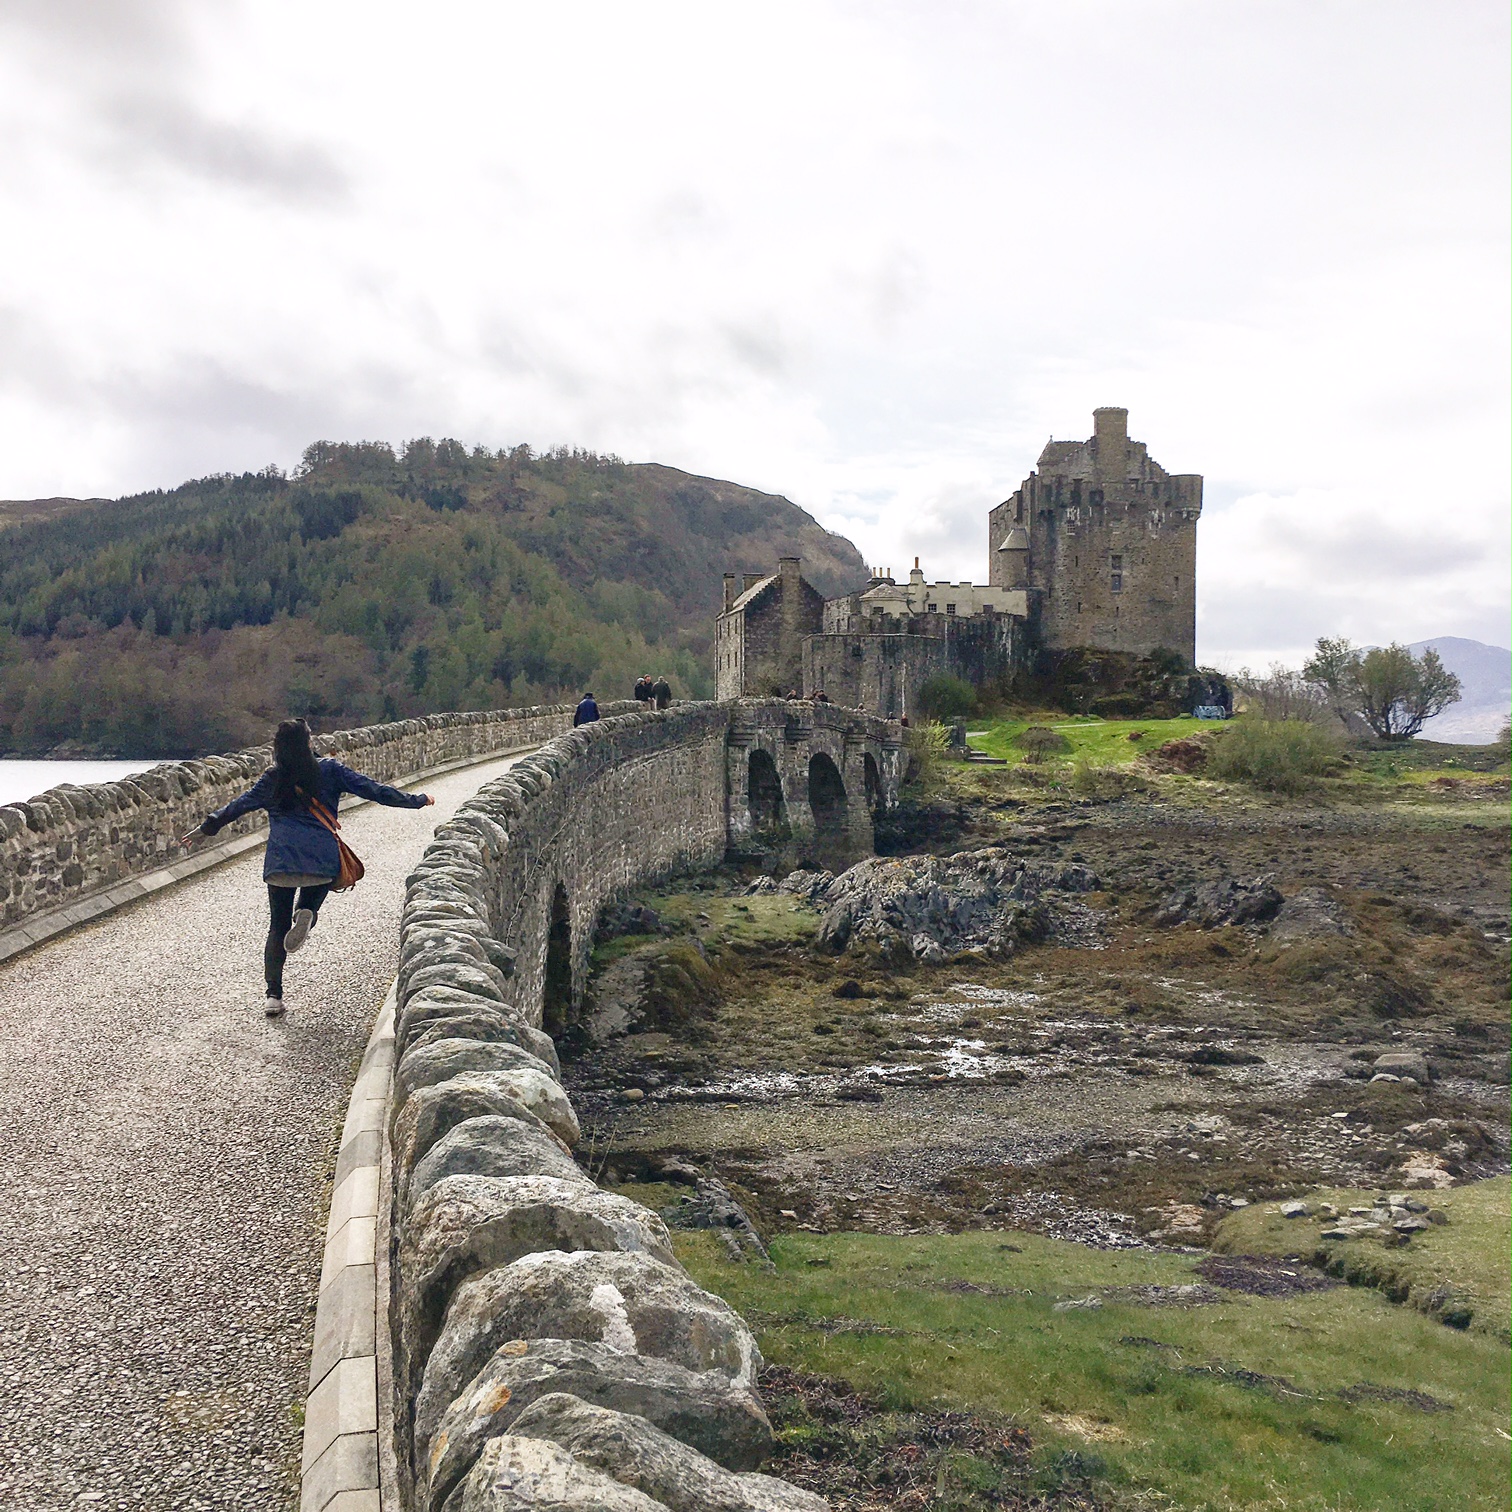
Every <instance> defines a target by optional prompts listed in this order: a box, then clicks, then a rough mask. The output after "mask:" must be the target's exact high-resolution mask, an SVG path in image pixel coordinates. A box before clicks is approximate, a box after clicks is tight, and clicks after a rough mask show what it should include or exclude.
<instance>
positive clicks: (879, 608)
mask: <svg viewBox="0 0 1512 1512" xmlns="http://www.w3.org/2000/svg"><path fill="white" fill-rule="evenodd" d="M1092 418H1093V433H1092V435H1091V437H1090V438H1089V439H1088V440H1086V441H1055V440H1052V441H1050V442H1049V444H1048V445H1047V446H1046V447H1045V449H1044V450H1043V451H1042V452H1041V453H1040V457H1039V461H1038V463H1037V464H1036V466H1035V470H1034V471H1033V472H1031V473H1030V474H1029V476H1028V477H1027V478H1025V479H1024V481H1023V482H1022V483H1021V484H1020V485H1019V487H1018V488H1017V489H1016V490H1015V491H1014V493H1013V494H1012V495H1010V497H1008V498H1007V499H1005V500H1004V501H1003V502H1002V503H1001V504H999V505H998V506H997V507H996V508H995V509H993V510H992V511H991V512H990V513H989V514H988V517H987V546H988V569H987V583H986V585H985V586H983V585H980V584H975V583H929V582H926V581H925V578H924V573H923V571H922V570H921V569H920V567H919V563H918V559H917V558H915V560H914V567H913V571H912V572H911V573H910V574H909V577H908V580H907V581H906V582H903V583H900V582H897V581H895V580H894V578H893V577H892V575H891V574H890V573H888V574H881V573H876V572H873V574H872V575H871V577H870V580H869V581H868V582H867V584H866V586H865V587H864V588H862V589H860V590H859V591H857V592H855V593H851V594H847V595H845V596H844V597H841V598H837V599H830V600H828V601H826V600H825V599H824V597H823V596H822V595H821V594H820V593H819V592H818V591H817V590H816V589H815V588H813V587H812V586H811V585H810V584H809V583H807V582H806V581H805V580H804V578H803V575H802V563H801V561H800V560H799V559H798V558H797V557H784V558H782V559H781V561H780V562H779V563H778V570H777V571H776V572H775V573H771V574H768V575H762V574H747V575H746V576H745V578H744V580H743V581H742V580H740V579H737V577H736V576H735V574H734V573H726V574H725V578H724V609H723V612H722V613H721V614H720V615H719V617H718V620H717V622H716V629H715V657H716V686H717V690H718V697H720V698H721V699H725V698H742V697H745V698H751V697H761V696H774V697H781V696H784V695H786V694H790V693H798V694H800V695H801V696H803V697H805V698H811V697H813V696H814V695H815V694H817V693H823V694H825V695H826V696H827V697H828V698H829V699H830V701H831V702H833V703H837V704H843V705H846V706H848V707H851V708H861V709H868V710H871V711H872V712H874V713H877V714H881V715H883V716H884V717H887V718H900V717H901V718H907V717H908V716H909V714H910V713H911V712H912V710H913V707H914V705H915V704H916V702H917V699H918V696H919V693H920V690H921V689H922V688H923V686H924V684H925V683H926V682H927V681H928V680H929V679H930V678H932V677H936V676H939V675H941V674H949V675H952V676H955V677H960V678H962V679H964V680H965V681H967V682H969V683H971V684H972V685H973V686H976V687H980V686H982V685H983V684H985V683H987V682H990V681H992V680H995V679H997V678H1000V677H1003V676H1005V675H1010V674H1012V673H1014V672H1017V671H1033V670H1037V669H1038V670H1044V669H1045V666H1046V664H1047V663H1052V662H1053V661H1054V659H1055V658H1056V657H1057V655H1059V654H1062V653H1064V652H1067V651H1072V650H1100V651H1115V652H1123V653H1127V654H1130V655H1134V656H1144V655H1148V654H1150V653H1151V652H1154V651H1158V650H1163V651H1169V652H1174V653H1176V655H1178V656H1179V657H1181V658H1182V660H1183V661H1185V663H1186V664H1187V665H1188V666H1191V665H1192V663H1193V661H1194V660H1195V656H1196V639H1197V632H1196V616H1197V608H1196V605H1197V592H1196V589H1197V518H1198V516H1199V515H1200V514H1201V513H1202V479H1201V477H1200V476H1199V475H1197V474H1196V473H1168V472H1166V470H1165V469H1164V468H1163V467H1161V466H1160V465H1159V464H1158V463H1156V462H1154V461H1152V460H1151V458H1150V455H1149V452H1148V450H1147V449H1146V447H1145V444H1144V442H1142V441H1131V440H1130V439H1129V412H1128V411H1127V410H1125V409H1115V408H1106V409H1098V410H1094V411H1093V416H1092Z"/></svg>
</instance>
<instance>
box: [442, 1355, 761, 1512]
mask: <svg viewBox="0 0 1512 1512" xmlns="http://www.w3.org/2000/svg"><path fill="white" fill-rule="evenodd" d="M558 1391H565V1392H568V1393H570V1394H571V1395H572V1396H575V1397H578V1398H580V1399H581V1400H582V1401H585V1402H591V1403H593V1404H594V1405H596V1406H599V1407H609V1408H612V1409H613V1410H614V1411H616V1412H626V1413H633V1414H634V1415H636V1416H637V1417H643V1418H646V1419H647V1420H648V1421H650V1422H652V1423H654V1424H656V1426H657V1427H659V1428H661V1429H663V1430H664V1431H665V1432H667V1433H669V1434H671V1436H672V1437H673V1438H676V1439H680V1440H681V1441H682V1442H683V1443H685V1444H689V1445H691V1446H692V1447H693V1448H694V1449H696V1450H698V1452H699V1453H700V1454H706V1455H708V1456H709V1458H710V1459H713V1460H716V1461H718V1462H719V1463H720V1464H721V1465H724V1466H725V1467H726V1468H727V1469H731V1470H746V1469H754V1468H755V1466H757V1465H758V1464H760V1463H761V1460H762V1458H763V1456H764V1455H766V1454H767V1453H768V1452H769V1451H770V1449H771V1447H772V1427H771V1424H770V1423H768V1422H767V1416H766V1413H765V1412H764V1411H763V1410H762V1407H761V1400H760V1398H759V1397H758V1396H757V1395H756V1391H755V1388H754V1387H752V1386H737V1385H735V1384H734V1383H733V1382H732V1381H731V1380H730V1379H729V1377H728V1376H724V1375H721V1374H719V1373H718V1372H717V1371H712V1370H711V1371H706V1372H702V1373H700V1372H698V1371H693V1370H686V1369H684V1368H683V1367H682V1366H681V1365H673V1364H671V1363H670V1362H669V1361H667V1360H653V1359H650V1358H649V1357H647V1356H645V1355H635V1354H622V1353H620V1352H619V1351H618V1350H615V1349H610V1348H609V1347H608V1346H607V1345H604V1344H585V1343H584V1342H582V1341H581V1340H579V1339H514V1340H511V1341H510V1342H509V1343H507V1344H505V1345H503V1346H502V1347H501V1348H499V1349H497V1350H495V1351H494V1354H493V1357H492V1358H491V1359H490V1360H489V1361H488V1363H487V1364H486V1365H485V1366H484V1367H483V1369H482V1370H481V1371H479V1373H478V1374H477V1376H476V1377H475V1378H474V1379H473V1382H472V1384H471V1385H470V1386H469V1387H468V1388H467V1390H466V1391H464V1392H463V1393H462V1395H461V1396H459V1397H458V1398H457V1399H456V1400H455V1401H454V1402H452V1403H451V1405H450V1406H449V1407H448V1408H447V1410H446V1412H445V1413H444V1414H443V1416H442V1418H441V1422H440V1424H439V1425H438V1427H437V1428H436V1431H435V1433H434V1435H432V1437H431V1438H430V1439H429V1440H428V1441H426V1442H422V1441H421V1440H420V1439H419V1437H418V1436H417V1438H416V1444H415V1450H416V1452H415V1470H416V1477H415V1479H416V1484H417V1487H419V1488H421V1489H422V1491H423V1494H422V1496H421V1497H420V1498H419V1500H420V1505H421V1506H422V1507H423V1508H427V1509H429V1512H439V1509H440V1508H441V1507H442V1505H443V1504H444V1503H445V1501H446V1498H447V1497H448V1496H449V1495H450V1494H451V1491H452V1489H453V1487H455V1486H456V1485H457V1483H458V1482H459V1481H461V1480H462V1478H463V1477H464V1476H465V1475H467V1474H468V1472H469V1471H470V1470H471V1469H472V1465H473V1462H474V1461H475V1460H476V1459H477V1458H478V1456H479V1455H480V1454H481V1452H482V1449H483V1446H484V1444H486V1443H487V1442H488V1440H489V1439H491V1438H495V1437H497V1436H498V1435H499V1434H501V1433H508V1432H509V1431H510V1429H511V1427H512V1425H513V1423H514V1421H515V1419H516V1418H518V1417H519V1415H520V1414H521V1413H522V1412H523V1411H524V1410H525V1409H526V1408H527V1407H528V1406H529V1405H530V1404H531V1403H532V1402H534V1401H536V1400H538V1399H539V1398H540V1397H543V1396H546V1395H548V1394H550V1393H552V1392H558Z"/></svg>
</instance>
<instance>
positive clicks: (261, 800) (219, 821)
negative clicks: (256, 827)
mask: <svg viewBox="0 0 1512 1512" xmlns="http://www.w3.org/2000/svg"><path fill="white" fill-rule="evenodd" d="M273 776H274V774H273V772H272V771H271V770H270V771H266V772H264V773H263V774H262V776H261V777H259V778H258V779H257V781H256V782H255V783H253V784H252V786H251V787H250V788H248V789H247V791H246V792H245V793H243V794H242V795H241V796H240V797H238V798H233V799H232V800H231V801H230V803H228V804H226V805H225V806H224V807H223V808H218V809H216V811H215V812H214V813H213V814H210V815H208V816H207V817H206V818H205V819H204V821H203V822H202V823H201V824H200V826H199V828H198V829H192V830H190V831H189V833H188V834H187V835H185V836H184V840H185V842H186V843H187V842H188V841H190V840H196V839H198V838H199V837H200V836H201V835H213V834H216V833H217V832H218V831H220V830H222V829H224V828H225V827H226V826H227V825H228V824H230V823H231V822H232V821H233V820H236V819H240V818H241V817H242V815H243V814H250V813H252V812H253V810H254V809H261V808H267V806H268V800H269V799H270V798H272V796H273Z"/></svg>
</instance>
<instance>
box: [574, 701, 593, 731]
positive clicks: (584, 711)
mask: <svg viewBox="0 0 1512 1512" xmlns="http://www.w3.org/2000/svg"><path fill="white" fill-rule="evenodd" d="M598 717H599V711H598V705H597V704H596V703H594V701H593V700H592V699H591V698H585V699H584V700H583V701H582V703H580V704H579V705H578V706H577V712H576V713H575V714H574V715H573V716H572V728H573V729H574V730H575V729H577V727H578V726H579V725H585V724H593V723H595V722H596V721H597V719H598Z"/></svg>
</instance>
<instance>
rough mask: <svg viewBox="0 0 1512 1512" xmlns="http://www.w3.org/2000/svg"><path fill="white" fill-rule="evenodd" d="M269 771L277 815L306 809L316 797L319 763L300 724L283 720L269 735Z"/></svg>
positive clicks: (302, 723)
mask: <svg viewBox="0 0 1512 1512" xmlns="http://www.w3.org/2000/svg"><path fill="white" fill-rule="evenodd" d="M273 771H274V781H273V807H274V808H276V809H278V810H279V811H280V812H287V811H288V810H290V809H302V808H308V807H309V804H310V800H311V799H312V798H318V797H319V796H320V763H319V762H318V761H316V760H315V752H314V751H312V750H311V749H310V727H309V725H307V724H306V723H305V722H304V720H302V719H286V720H284V721H283V723H282V724H280V725H279V727H278V728H277V729H276V730H275V731H274V732H273Z"/></svg>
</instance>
